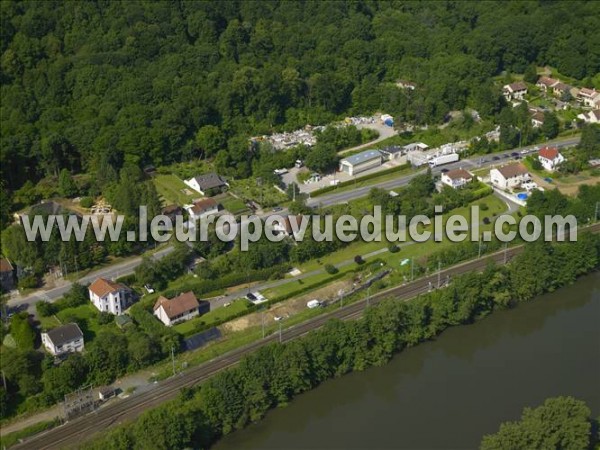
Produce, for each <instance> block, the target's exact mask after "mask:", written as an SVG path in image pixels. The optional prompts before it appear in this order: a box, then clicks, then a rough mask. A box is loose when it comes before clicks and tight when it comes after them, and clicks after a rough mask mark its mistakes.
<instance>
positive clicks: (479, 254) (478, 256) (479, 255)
mask: <svg viewBox="0 0 600 450" xmlns="http://www.w3.org/2000/svg"><path fill="white" fill-rule="evenodd" d="M479 258H481V236H479V252H478V255H477V259H479Z"/></svg>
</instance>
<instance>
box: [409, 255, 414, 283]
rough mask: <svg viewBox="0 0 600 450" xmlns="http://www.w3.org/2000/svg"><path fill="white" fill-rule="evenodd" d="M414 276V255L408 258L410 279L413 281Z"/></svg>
mask: <svg viewBox="0 0 600 450" xmlns="http://www.w3.org/2000/svg"><path fill="white" fill-rule="evenodd" d="M414 278H415V258H414V256H413V257H412V258H410V281H413V279H414Z"/></svg>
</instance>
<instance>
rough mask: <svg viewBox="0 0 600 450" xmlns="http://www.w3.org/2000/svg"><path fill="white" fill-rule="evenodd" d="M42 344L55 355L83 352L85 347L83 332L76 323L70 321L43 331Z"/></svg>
mask: <svg viewBox="0 0 600 450" xmlns="http://www.w3.org/2000/svg"><path fill="white" fill-rule="evenodd" d="M42 344H43V345H44V347H46V350H48V352H49V353H50V354H52V355H54V356H58V355H63V354H65V353H70V352H81V351H83V348H84V341H83V333H82V332H81V329H80V328H79V325H77V324H76V323H68V324H66V325H63V326H61V327H58V328H54V329H52V330H50V331H46V332H44V333H42Z"/></svg>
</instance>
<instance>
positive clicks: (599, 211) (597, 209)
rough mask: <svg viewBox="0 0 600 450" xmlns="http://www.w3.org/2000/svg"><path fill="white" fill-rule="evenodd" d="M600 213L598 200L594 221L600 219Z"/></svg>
mask: <svg viewBox="0 0 600 450" xmlns="http://www.w3.org/2000/svg"><path fill="white" fill-rule="evenodd" d="M599 214H600V202H596V213H595V214H594V222H595V221H596V220H598V215H599Z"/></svg>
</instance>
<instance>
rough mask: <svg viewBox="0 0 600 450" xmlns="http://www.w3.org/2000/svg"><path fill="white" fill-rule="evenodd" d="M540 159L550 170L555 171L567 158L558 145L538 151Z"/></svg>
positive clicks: (545, 167)
mask: <svg viewBox="0 0 600 450" xmlns="http://www.w3.org/2000/svg"><path fill="white" fill-rule="evenodd" d="M538 160H539V162H540V163H541V164H542V166H543V167H544V169H546V170H548V171H549V172H553V171H554V170H555V169H556V168H557V167H558V166H559V165H561V164H562V163H563V162H564V160H565V158H564V156H563V155H561V154H560V152H559V151H558V149H557V148H556V147H543V148H542V149H540V151H539V153H538Z"/></svg>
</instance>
